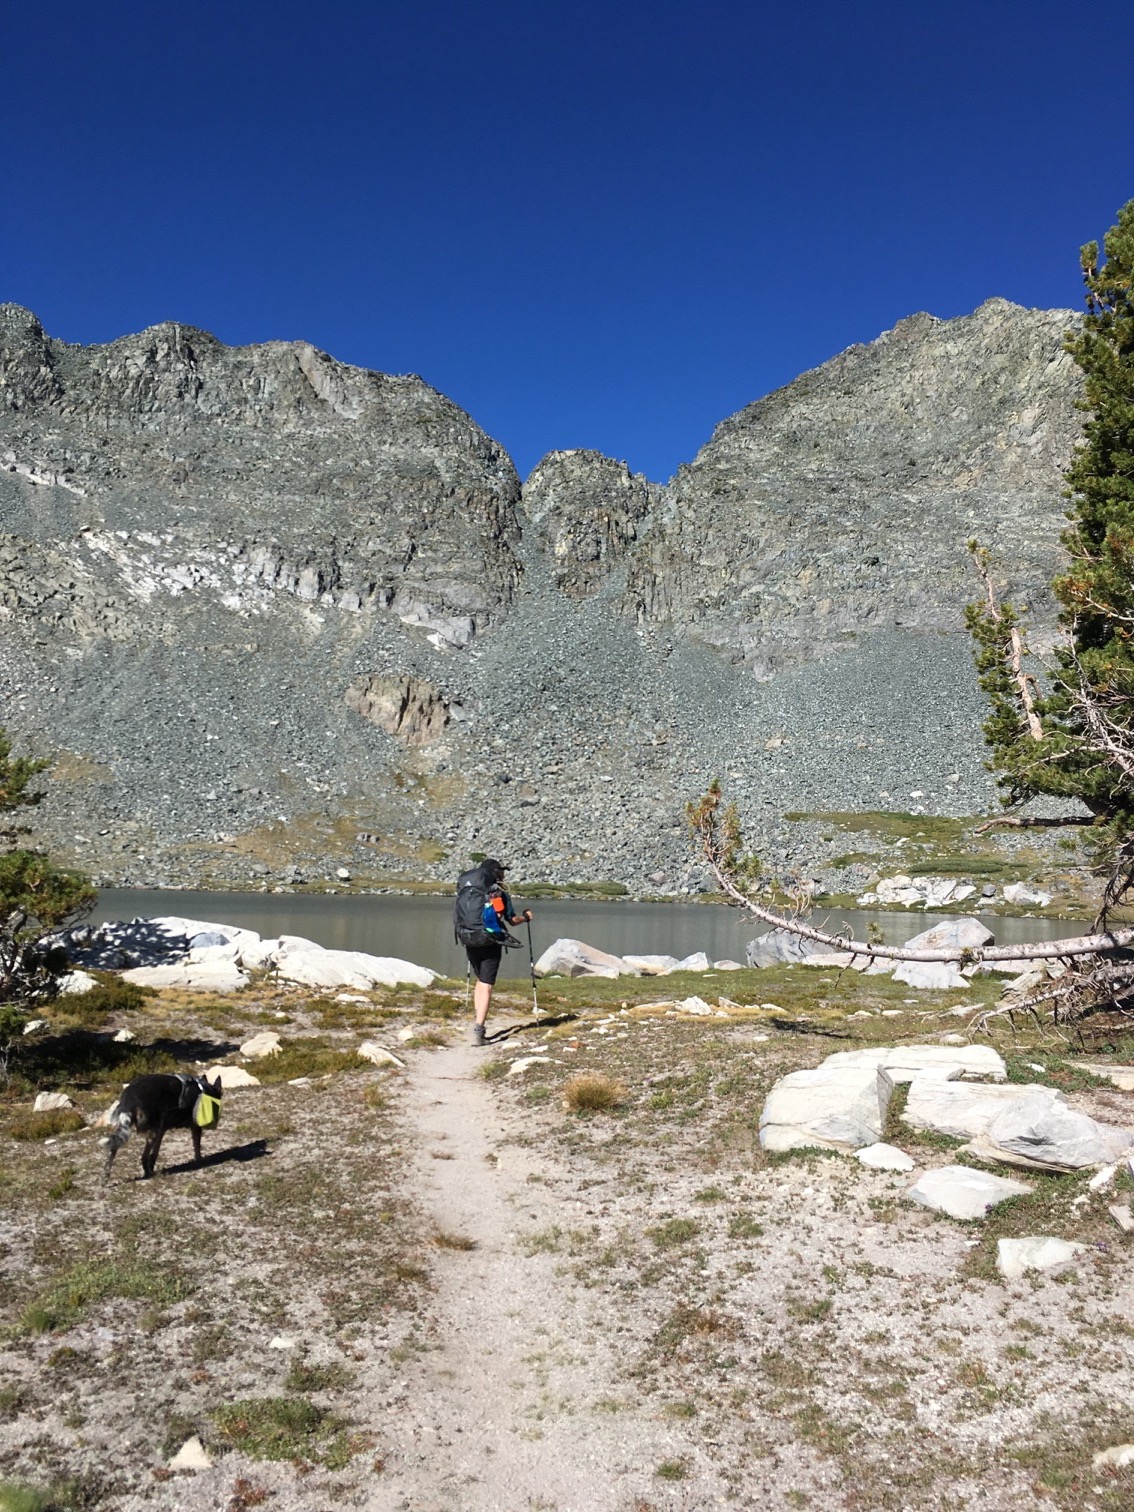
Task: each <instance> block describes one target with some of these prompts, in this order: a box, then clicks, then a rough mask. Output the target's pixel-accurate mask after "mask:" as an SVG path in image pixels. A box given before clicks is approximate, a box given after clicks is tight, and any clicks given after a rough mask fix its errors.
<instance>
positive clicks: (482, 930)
mask: <svg viewBox="0 0 1134 1512" xmlns="http://www.w3.org/2000/svg"><path fill="white" fill-rule="evenodd" d="M492 905H493V899H492V897H491V896H490V889H489V888H488V887H486V886H485V881H484V873H483V872H482V871H481V869H480V867H479V866H474V867H473V869H472V870H471V871H467V872H462V873H461V875H460V876H459V877H458V878H457V901H456V903H455V904H454V905H453V935H454V937H455V939H456V941H457V944H458V945H473V946H476V945H501V944H503V942H504V937H505V930H504V928H503V926H502V921H501V919H500V915H499V914H498V913H497V911H496V910H495V909H494V908H493V906H492Z"/></svg>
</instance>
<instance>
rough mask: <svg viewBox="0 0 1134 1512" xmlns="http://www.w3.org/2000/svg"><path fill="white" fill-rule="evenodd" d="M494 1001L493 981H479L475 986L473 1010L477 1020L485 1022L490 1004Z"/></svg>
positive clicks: (481, 1022)
mask: <svg viewBox="0 0 1134 1512" xmlns="http://www.w3.org/2000/svg"><path fill="white" fill-rule="evenodd" d="M491 1002H492V983H491V982H477V984H476V986H475V987H474V988H473V1012H474V1017H475V1019H476V1022H477V1023H478V1024H483V1023H484V1021H485V1019H487V1017H488V1006H489V1004H490V1003H491Z"/></svg>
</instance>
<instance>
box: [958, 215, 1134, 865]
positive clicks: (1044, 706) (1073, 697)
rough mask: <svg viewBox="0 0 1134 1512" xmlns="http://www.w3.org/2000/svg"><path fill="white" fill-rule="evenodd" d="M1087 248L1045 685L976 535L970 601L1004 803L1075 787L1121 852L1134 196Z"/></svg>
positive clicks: (1126, 787)
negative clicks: (1061, 551) (1061, 638)
mask: <svg viewBox="0 0 1134 1512" xmlns="http://www.w3.org/2000/svg"><path fill="white" fill-rule="evenodd" d="M1103 250H1104V253H1105V262H1102V263H1100V261H1099V248H1098V244H1097V243H1096V242H1090V243H1088V245H1087V246H1085V247H1084V248H1083V249H1082V252H1081V264H1082V270H1083V282H1084V284H1085V286H1086V304H1087V309H1086V314H1085V315H1084V317H1083V321H1082V325H1081V327H1080V328H1079V329H1078V330H1076V331H1072V332H1069V333H1068V335H1067V337H1066V340H1065V348H1066V350H1067V351H1068V352H1069V353H1070V354H1071V356H1072V357H1074V359H1075V361H1076V362H1077V363H1078V365H1079V367H1080V368H1081V369H1082V370H1083V375H1084V397H1083V400H1082V402H1081V408H1082V409H1084V410H1085V411H1086V412H1087V413H1088V417H1089V418H1088V419H1087V421H1086V423H1085V425H1084V431H1083V440H1082V443H1081V444H1080V445H1079V446H1078V447H1077V448H1076V451H1075V453H1074V455H1073V457H1072V460H1071V463H1070V466H1069V467H1068V469H1067V472H1066V475H1065V476H1066V481H1067V491H1066V495H1065V497H1066V498H1067V499H1068V500H1069V501H1070V508H1069V510H1068V520H1069V524H1068V527H1067V529H1066V530H1065V531H1064V533H1063V536H1062V543H1063V546H1064V548H1065V550H1066V551H1067V554H1068V557H1069V564H1068V566H1067V568H1066V570H1065V571H1064V572H1062V573H1061V574H1060V575H1059V576H1058V577H1057V578H1056V579H1055V581H1054V583H1053V585H1052V586H1053V588H1054V591H1055V595H1056V598H1057V600H1058V602H1059V604H1060V606H1061V614H1060V620H1061V624H1062V626H1063V628H1064V630H1065V632H1066V637H1067V638H1066V642H1065V644H1064V646H1062V647H1061V648H1059V649H1058V650H1057V652H1056V656H1055V662H1054V666H1053V667H1052V668H1051V669H1050V676H1049V679H1048V685H1047V687H1046V688H1045V689H1043V690H1040V689H1039V688H1038V687H1037V685H1036V680H1035V678H1034V677H1033V676H1032V675H1031V674H1030V673H1029V672H1028V670H1027V666H1028V656H1027V648H1026V644H1025V642H1024V638H1023V632H1022V628H1021V620H1020V616H1019V614H1018V612H1017V611H1016V609H1015V608H1014V607H1013V606H1012V605H1011V604H1007V603H1005V604H997V602H996V599H995V595H994V593H993V592H992V588H991V578H990V576H989V572H988V564H987V559H986V558H985V556H984V554H983V553H982V552H980V551H979V550H978V549H977V548H976V547H975V545H973V544H972V543H970V548H971V549H972V550H973V551H974V555H975V557H976V560H977V565H978V569H979V570H981V572H982V575H983V576H984V579H985V584H986V587H987V588H988V596H987V600H986V602H984V603H982V604H977V605H971V606H970V607H969V609H968V611H967V623H968V626H969V629H970V631H971V633H972V635H973V638H974V640H975V642H976V652H975V654H976V662H977V671H978V675H979V678H980V683H981V686H982V688H983V689H984V691H985V692H986V694H987V695H988V697H989V701H990V703H991V714H990V716H989V719H988V720H987V722H986V724H985V740H986V742H987V744H988V746H989V748H990V750H991V753H992V759H991V761H990V763H989V765H990V767H991V768H992V769H993V770H994V771H995V772H996V774H997V780H998V783H999V786H1000V788H1001V791H1002V796H1003V800H1004V802H1005V803H1006V804H1009V805H1012V806H1015V805H1018V804H1020V803H1023V802H1026V801H1027V800H1028V799H1030V798H1035V797H1037V796H1040V795H1050V796H1057V797H1063V798H1074V799H1078V800H1079V801H1080V802H1082V803H1083V804H1085V805H1086V807H1087V808H1088V809H1089V810H1090V812H1091V814H1092V815H1093V816H1094V822H1095V827H1096V837H1097V839H1098V840H1099V841H1100V842H1101V843H1102V844H1103V846H1104V848H1106V849H1109V851H1110V853H1111V854H1112V855H1115V854H1119V853H1124V852H1126V851H1127V850H1129V849H1130V843H1129V842H1130V837H1131V835H1132V834H1134V200H1131V201H1130V203H1129V204H1127V205H1125V206H1123V208H1122V209H1121V210H1120V211H1119V214H1118V221H1117V224H1116V225H1115V226H1113V227H1112V228H1111V230H1110V231H1108V232H1107V235H1106V237H1105V238H1104V242H1103Z"/></svg>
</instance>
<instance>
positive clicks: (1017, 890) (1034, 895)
mask: <svg viewBox="0 0 1134 1512" xmlns="http://www.w3.org/2000/svg"><path fill="white" fill-rule="evenodd" d="M1051 898H1052V895H1051V893H1049V892H1044V891H1043V889H1042V888H1041V887H1029V886H1028V884H1027V883H1026V882H1009V884H1008V886H1007V887H1006V888H1005V889H1004V901H1005V903H1015V904H1016V905H1017V906H1018V907H1019V906H1021V905H1027V904H1029V903H1033V904H1034V905H1035V906H1036V907H1037V908H1046V907H1047V905H1048V904H1049V903H1050V902H1051Z"/></svg>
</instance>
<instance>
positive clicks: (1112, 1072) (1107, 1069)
mask: <svg viewBox="0 0 1134 1512" xmlns="http://www.w3.org/2000/svg"><path fill="white" fill-rule="evenodd" d="M24 1033H25V1034H26V1033H27V1030H26V1029H25V1030H24ZM1080 1065H1081V1067H1082V1069H1083V1070H1084V1071H1089V1072H1090V1073H1091V1075H1092V1076H1098V1077H1101V1078H1102V1079H1103V1080H1104V1081H1108V1082H1110V1083H1111V1085H1112V1086H1115V1087H1117V1088H1118V1090H1119V1091H1120V1092H1134V1066H1107V1065H1101V1066H1100V1065H1089V1064H1088V1063H1087V1062H1085V1061H1083V1062H1080Z"/></svg>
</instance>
